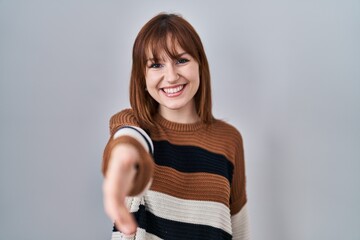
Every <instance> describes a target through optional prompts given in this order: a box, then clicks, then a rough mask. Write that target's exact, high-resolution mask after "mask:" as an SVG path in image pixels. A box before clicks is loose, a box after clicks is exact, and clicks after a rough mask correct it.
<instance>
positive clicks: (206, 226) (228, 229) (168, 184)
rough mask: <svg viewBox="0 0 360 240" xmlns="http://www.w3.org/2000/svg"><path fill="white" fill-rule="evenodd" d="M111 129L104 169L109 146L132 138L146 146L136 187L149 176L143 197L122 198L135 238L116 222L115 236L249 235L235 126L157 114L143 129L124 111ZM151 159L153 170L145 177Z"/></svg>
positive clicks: (113, 120)
mask: <svg viewBox="0 0 360 240" xmlns="http://www.w3.org/2000/svg"><path fill="white" fill-rule="evenodd" d="M110 133H111V137H110V140H109V142H108V144H107V147H106V148H105V151H104V159H103V171H104V172H106V168H107V161H108V158H109V156H110V151H111V147H110V146H113V145H114V143H116V141H119V139H120V140H121V139H123V140H124V139H125V140H126V139H127V138H129V137H131V138H134V139H136V141H137V142H139V143H140V144H139V146H140V148H141V147H142V148H144V149H146V150H147V151H146V152H145V151H144V150H143V149H142V152H141V153H142V156H143V162H141V163H140V166H139V169H142V171H140V172H142V175H143V176H145V177H142V178H141V177H139V178H136V180H137V181H136V182H135V185H138V186H139V185H141V186H145V185H147V184H148V183H149V178H151V180H152V181H151V180H150V182H151V185H150V184H149V186H148V187H147V189H146V190H145V192H144V193H143V194H142V195H141V196H140V195H139V196H136V197H128V198H127V200H126V201H127V206H128V208H129V209H130V212H132V213H133V214H134V216H135V219H136V221H137V223H138V228H137V232H136V234H135V236H131V237H128V236H127V237H126V236H123V235H122V234H121V233H120V232H119V231H118V230H117V229H116V227H115V226H114V228H113V234H112V239H113V240H115V239H139V240H140V239H204V240H212V239H213V240H221V239H250V237H249V229H248V228H249V227H248V215H247V208H246V202H247V198H246V191H245V166H244V152H243V143H242V138H241V135H240V133H239V132H238V131H237V130H236V129H235V128H234V127H232V126H231V125H229V124H227V123H225V122H223V121H220V120H215V122H214V123H212V124H210V125H205V124H203V123H194V124H179V123H174V122H170V121H167V120H166V119H164V118H162V117H161V116H160V115H157V116H156V117H155V127H154V128H152V129H150V130H148V132H147V133H145V131H143V130H142V129H140V128H139V127H138V124H137V122H136V121H135V118H134V116H133V113H132V110H131V109H126V110H123V111H121V112H119V113H117V114H115V115H114V116H112V118H111V120H110ZM139 146H138V147H139ZM152 151H153V152H152ZM149 156H150V157H149ZM149 159H150V160H149ZM150 161H151V163H150V164H153V166H154V167H153V169H154V171H153V174H151V176H148V177H146V174H147V172H148V171H146V169H150V168H149V167H147V166H149V162H150ZM141 181H146V182H141Z"/></svg>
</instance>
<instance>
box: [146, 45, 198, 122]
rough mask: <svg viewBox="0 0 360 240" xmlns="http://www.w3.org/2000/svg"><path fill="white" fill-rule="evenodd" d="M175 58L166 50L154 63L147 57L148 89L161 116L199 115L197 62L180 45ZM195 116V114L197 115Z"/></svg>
mask: <svg viewBox="0 0 360 240" xmlns="http://www.w3.org/2000/svg"><path fill="white" fill-rule="evenodd" d="M175 49H176V52H177V53H178V56H177V58H176V59H171V58H170V57H169V56H167V55H166V53H165V51H164V52H163V53H162V54H160V59H159V60H158V61H157V62H155V60H154V57H153V56H152V54H148V58H147V59H148V61H147V63H146V73H145V79H146V87H147V90H148V92H149V94H150V95H151V97H152V98H154V99H155V100H156V101H157V102H158V103H159V113H160V114H161V115H163V116H164V115H166V116H170V118H171V115H179V113H180V114H185V115H192V116H195V115H196V116H197V113H196V108H195V100H194V96H195V94H196V92H197V91H198V89H199V84H200V75H199V64H198V62H197V61H196V60H195V59H194V58H193V57H192V56H191V55H190V54H188V53H187V52H185V51H184V50H183V49H182V48H181V47H180V46H177V47H176V48H175ZM194 114H195V115H194Z"/></svg>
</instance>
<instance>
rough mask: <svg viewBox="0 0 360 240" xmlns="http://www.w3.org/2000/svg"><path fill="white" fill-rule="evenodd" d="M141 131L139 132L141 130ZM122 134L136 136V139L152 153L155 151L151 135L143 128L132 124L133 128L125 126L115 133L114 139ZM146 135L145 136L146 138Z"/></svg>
mask: <svg viewBox="0 0 360 240" xmlns="http://www.w3.org/2000/svg"><path fill="white" fill-rule="evenodd" d="M132 128H135V129H136V130H137V131H136V130H134V129H132ZM138 131H139V132H140V133H141V134H140V133H139V132H138ZM120 136H130V137H133V138H135V139H136V140H138V141H139V142H140V143H141V145H143V146H144V148H145V149H146V150H147V151H148V152H150V153H153V152H154V145H153V143H152V141H151V139H150V137H149V135H147V133H146V132H145V131H144V130H142V129H141V128H139V127H135V126H131V128H129V127H126V126H125V127H123V128H120V129H119V130H118V131H117V132H116V133H115V134H114V139H115V138H118V137H120ZM144 137H145V138H144ZM147 142H149V143H150V148H151V149H149V145H148V144H147Z"/></svg>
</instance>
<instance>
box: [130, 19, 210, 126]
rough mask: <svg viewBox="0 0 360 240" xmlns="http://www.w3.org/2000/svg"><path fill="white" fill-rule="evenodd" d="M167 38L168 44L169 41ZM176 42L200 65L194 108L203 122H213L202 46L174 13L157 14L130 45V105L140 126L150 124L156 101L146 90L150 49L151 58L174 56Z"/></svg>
mask: <svg viewBox="0 0 360 240" xmlns="http://www.w3.org/2000/svg"><path fill="white" fill-rule="evenodd" d="M169 39H170V40H171V41H170V44H169ZM176 44H178V45H179V46H180V47H181V48H182V49H184V50H185V51H186V52H187V53H188V54H190V55H191V56H192V57H193V58H194V59H195V60H196V61H197V62H198V64H199V74H200V85H199V89H198V91H197V93H196V94H195V96H194V99H195V106H196V111H197V113H198V115H199V117H200V119H201V121H202V122H203V123H206V124H209V123H211V122H213V120H214V117H213V115H212V105H211V104H212V103H211V84H210V70H209V64H208V61H207V58H206V54H205V51H204V47H203V45H202V43H201V40H200V37H199V35H198V34H197V33H196V31H195V29H194V28H193V27H192V26H191V25H190V23H188V22H187V21H186V20H185V19H184V18H182V17H180V16H178V15H176V14H165V13H160V14H158V15H157V16H155V17H153V18H152V19H150V21H148V22H147V23H146V24H145V25H144V26H143V27H142V29H141V30H140V32H139V33H138V35H137V37H136V39H135V42H134V46H133V53H132V58H133V63H132V70H131V78H130V104H131V107H132V109H133V111H134V115H135V118H136V119H137V121H138V122H139V124H140V126H141V127H143V128H149V127H151V126H152V125H153V116H154V115H155V114H156V112H157V111H158V106H159V104H158V103H157V102H156V101H155V100H154V99H153V98H152V97H151V96H150V94H149V93H148V92H147V91H145V88H146V81H145V73H146V62H147V53H148V52H149V50H150V51H151V53H152V56H154V58H155V59H156V58H157V59H159V58H160V56H159V53H161V52H162V51H165V52H166V54H167V55H168V56H169V57H171V58H173V59H176V56H177V55H178V53H177V52H176V50H175V46H176Z"/></svg>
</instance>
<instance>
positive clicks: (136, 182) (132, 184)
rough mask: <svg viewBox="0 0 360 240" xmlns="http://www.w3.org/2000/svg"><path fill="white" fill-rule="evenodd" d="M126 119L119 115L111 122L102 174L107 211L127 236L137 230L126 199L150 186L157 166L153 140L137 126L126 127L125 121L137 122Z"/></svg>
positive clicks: (127, 122) (126, 122)
mask: <svg viewBox="0 0 360 240" xmlns="http://www.w3.org/2000/svg"><path fill="white" fill-rule="evenodd" d="M125 116H126V115H125ZM123 118H124V117H123V116H122V115H121V114H120V117H119V116H118V114H117V115H115V116H114V117H112V118H111V120H110V133H111V137H110V139H109V141H108V143H107V145H106V148H105V150H104V156H103V166H102V171H103V174H104V176H105V178H104V184H103V193H104V207H105V211H106V213H107V215H108V216H109V217H110V219H112V220H113V221H114V222H115V224H116V226H117V228H118V229H119V230H120V231H121V232H123V233H124V234H126V235H128V234H132V233H134V232H135V231H136V224H135V221H134V219H133V216H132V215H131V214H130V213H129V210H128V209H127V207H126V206H125V197H126V196H134V195H137V194H139V193H141V192H143V191H144V190H146V187H149V182H151V177H152V174H153V169H154V163H153V160H152V157H151V153H152V151H153V150H152V149H153V147H152V143H151V140H150V138H149V137H148V136H147V134H146V133H145V132H144V131H143V130H142V129H140V128H138V127H136V126H128V125H126V126H124V125H123V124H124V122H125V124H132V125H136V123H135V122H134V123H132V122H129V121H123ZM119 120H120V121H119Z"/></svg>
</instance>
